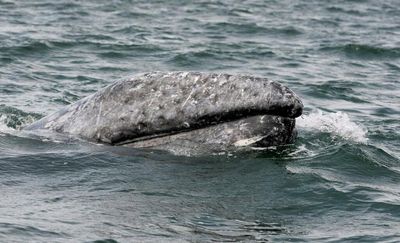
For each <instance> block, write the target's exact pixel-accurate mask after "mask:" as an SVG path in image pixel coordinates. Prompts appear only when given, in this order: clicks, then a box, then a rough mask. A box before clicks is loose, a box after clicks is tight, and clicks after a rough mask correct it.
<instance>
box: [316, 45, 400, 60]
mask: <svg viewBox="0 0 400 243" xmlns="http://www.w3.org/2000/svg"><path fill="white" fill-rule="evenodd" d="M320 50H321V51H335V52H341V53H343V54H345V55H346V56H348V57H352V58H360V59H367V58H376V59H379V58H400V48H390V47H379V46H372V45H363V44H347V45H343V46H329V47H322V48H321V49H320Z"/></svg>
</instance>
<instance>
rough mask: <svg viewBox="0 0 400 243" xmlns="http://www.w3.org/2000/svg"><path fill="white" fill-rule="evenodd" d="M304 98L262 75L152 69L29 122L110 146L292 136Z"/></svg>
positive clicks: (264, 141) (270, 141)
mask: <svg viewBox="0 0 400 243" xmlns="http://www.w3.org/2000/svg"><path fill="white" fill-rule="evenodd" d="M302 110H303V104H302V102H301V100H300V99H299V97H298V96H297V95H296V94H295V93H294V92H293V91H291V90H290V89H289V88H287V87H285V86H283V85H281V84H279V83H277V82H274V81H270V80H268V79H265V78H258V77H252V76H245V75H229V74H214V73H200V72H168V73H163V72H152V73H146V74H142V75H138V76H135V77H133V78H129V79H126V80H121V81H117V82H115V83H113V84H111V85H109V86H107V87H105V88H103V89H101V90H99V91H98V92H96V93H94V94H93V95H90V96H88V97H86V98H83V99H81V100H79V101H77V102H76V103H74V104H71V105H69V106H66V107H65V108H63V109H61V110H60V111H58V112H56V113H54V114H51V115H48V116H46V117H44V118H42V119H40V120H39V121H37V122H35V123H33V124H31V125H28V126H27V127H25V128H24V129H25V130H35V129H50V130H53V131H56V132H60V133H67V134H72V135H76V136H78V137H81V138H84V139H87V140H90V141H95V142H100V143H106V144H112V145H125V146H132V147H154V148H159V147H161V148H162V147H168V146H169V145H171V144H174V145H177V146H179V145H182V144H186V143H188V142H189V143H190V146H208V147H209V148H212V149H218V150H219V149H227V148H230V147H246V146H262V147H266V146H276V145H283V144H287V143H291V142H293V140H294V138H295V137H296V130H295V118H296V117H298V116H300V115H301V114H302Z"/></svg>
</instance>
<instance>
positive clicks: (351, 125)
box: [296, 110, 368, 143]
mask: <svg viewBox="0 0 400 243" xmlns="http://www.w3.org/2000/svg"><path fill="white" fill-rule="evenodd" d="M296 126H297V127H298V128H300V129H311V130H318V131H321V132H327V133H330V134H331V135H333V136H338V137H340V138H343V139H346V140H351V141H354V142H358V143H366V142H367V141H368V138H367V132H368V131H367V130H366V129H365V128H363V127H361V126H360V125H358V124H356V123H355V122H353V121H351V120H350V117H349V116H348V115H347V114H346V113H344V112H341V111H339V112H335V113H327V112H323V111H321V110H316V111H313V112H311V113H310V114H308V115H303V116H301V117H299V118H298V119H296Z"/></svg>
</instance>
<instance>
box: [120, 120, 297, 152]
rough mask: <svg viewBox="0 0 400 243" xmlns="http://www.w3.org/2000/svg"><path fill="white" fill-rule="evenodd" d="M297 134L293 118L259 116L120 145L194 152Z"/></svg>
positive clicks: (280, 140) (288, 139)
mask: <svg viewBox="0 0 400 243" xmlns="http://www.w3.org/2000/svg"><path fill="white" fill-rule="evenodd" d="M296 135H297V132H296V129H295V119H294V118H289V117H282V116H272V115H258V116H252V117H247V118H242V119H239V120H235V121H230V122H225V123H220V124H216V125H212V126H209V127H205V128H200V129H196V130H191V131H186V132H179V133H175V134H161V135H158V136H147V137H142V138H140V139H136V140H128V141H124V142H123V143H120V144H118V145H123V146H128V147H134V148H153V149H162V150H169V151H174V150H176V148H182V147H186V148H187V149H188V148H189V147H190V150H191V151H196V150H198V149H201V150H207V151H214V152H219V151H225V150H238V149H239V150H240V149H245V148H249V147H251V148H265V147H270V146H278V145H282V144H288V143H292V142H293V141H294V139H295V138H296Z"/></svg>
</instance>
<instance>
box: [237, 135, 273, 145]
mask: <svg viewBox="0 0 400 243" xmlns="http://www.w3.org/2000/svg"><path fill="white" fill-rule="evenodd" d="M265 137H266V136H255V137H251V138H246V139H241V140H238V141H236V142H235V143H234V144H233V145H235V146H236V147H244V146H249V145H251V144H253V143H256V142H258V141H260V140H262V139H263V138H265Z"/></svg>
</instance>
